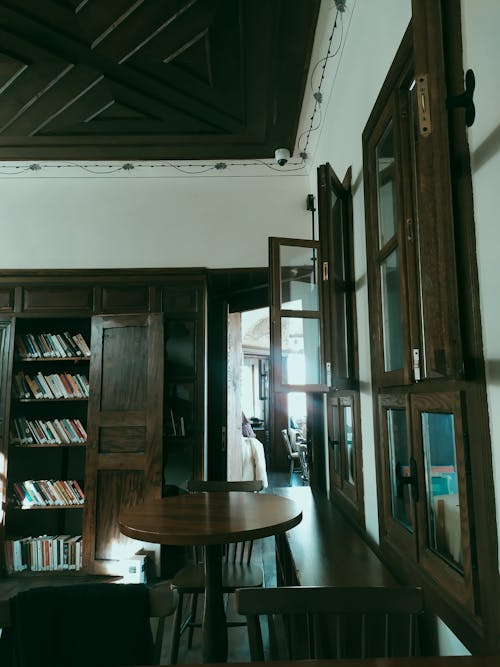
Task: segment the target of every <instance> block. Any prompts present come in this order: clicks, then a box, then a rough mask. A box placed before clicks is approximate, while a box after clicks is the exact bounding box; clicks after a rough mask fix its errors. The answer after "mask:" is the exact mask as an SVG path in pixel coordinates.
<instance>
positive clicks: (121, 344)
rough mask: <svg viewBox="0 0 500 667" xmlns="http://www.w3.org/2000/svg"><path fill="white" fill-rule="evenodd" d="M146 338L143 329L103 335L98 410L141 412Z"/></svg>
mask: <svg viewBox="0 0 500 667" xmlns="http://www.w3.org/2000/svg"><path fill="white" fill-rule="evenodd" d="M147 335H148V332H147V329H146V328H145V327H143V326H131V327H127V328H123V327H117V328H113V327H109V328H107V329H106V330H105V331H104V335H103V347H102V378H101V380H102V384H101V387H102V390H101V391H102V394H101V410H145V408H146V392H147V386H148V385H147V371H148V367H147V344H148V341H147Z"/></svg>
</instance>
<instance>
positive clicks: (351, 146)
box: [310, 0, 500, 655]
mask: <svg viewBox="0 0 500 667" xmlns="http://www.w3.org/2000/svg"><path fill="white" fill-rule="evenodd" d="M330 4H333V3H330ZM462 5H463V23H464V69H467V68H468V67H472V68H473V69H474V71H475V74H476V92H475V103H476V111H477V119H476V122H475V124H474V126H473V127H472V128H471V129H470V130H469V142H470V148H471V158H472V169H473V187H474V197H475V220H476V231H477V250H478V266H479V279H480V289H481V308H482V318H483V336H484V352H485V360H486V369H487V379H488V400H489V410H490V420H491V434H492V450H493V466H494V475H495V489H496V491H497V493H496V497H497V522H499V529H500V493H499V492H498V489H499V488H500V486H499V485H500V451H499V447H498V444H497V443H499V442H500V335H499V333H500V315H499V309H498V296H497V295H498V288H499V287H500V283H499V280H498V268H497V267H498V253H499V251H500V224H499V223H498V197H497V191H498V183H499V175H500V114H499V112H498V109H500V75H499V73H498V66H497V65H498V61H499V56H500V45H499V42H498V36H497V33H498V26H499V25H500V3H499V2H498V0H462ZM326 9H327V8H324V9H323V11H324V15H323V20H324V21H327V20H329V21H330V24H331V23H332V13H333V12H334V8H333V7H332V8H331V9H330V14H329V15H328V13H326ZM381 17H383V18H381ZM410 18H411V2H410V0H404V1H400V0H378V2H376V3H373V2H366V1H364V0H356V1H355V0H351V1H348V2H347V11H346V13H345V14H344V15H343V23H344V34H343V40H344V45H343V46H342V47H341V49H340V50H339V53H338V55H337V57H336V58H332V62H330V63H329V65H328V67H329V73H327V75H326V76H327V77H328V76H329V77H330V81H331V83H332V84H333V85H332V89H331V95H330V98H329V100H326V104H325V102H323V105H322V106H323V108H322V112H323V114H324V115H325V117H324V120H323V124H322V130H321V132H320V136H319V137H317V138H316V141H315V146H316V151H315V153H314V155H313V168H312V169H311V172H310V188H311V192H314V191H315V189H316V169H315V168H316V167H317V166H318V165H319V164H322V163H324V162H330V163H331V164H332V166H333V168H334V169H335V171H336V173H337V175H338V176H339V178H341V179H342V178H343V176H344V174H345V171H346V170H347V168H348V167H349V165H351V166H352V173H353V184H354V187H353V204H354V245H355V273H356V284H357V291H356V299H357V313H358V335H359V360H360V380H361V412H362V439H363V465H364V485H365V514H366V526H367V530H368V532H369V533H370V535H371V536H372V537H373V538H374V539H375V540H377V541H378V515H377V493H376V479H375V475H374V474H373V471H374V470H375V450H374V439H373V404H372V397H371V378H370V370H369V369H370V356H369V349H370V348H369V327H368V306H367V287H366V255H365V229H364V224H365V221H364V200H363V197H364V194H363V175H362V143H361V135H362V131H363V129H364V126H365V124H366V121H367V119H368V116H369V114H370V112H371V109H372V107H373V104H374V102H375V99H376V97H377V95H378V93H379V91H380V88H381V85H382V83H383V80H384V78H385V76H386V73H387V72H388V70H389V67H390V64H391V63H392V60H393V58H394V55H395V53H396V51H397V48H398V46H399V43H400V41H401V39H402V37H403V34H404V31H405V29H406V27H407V25H408V22H409V20H410ZM382 26H383V29H382ZM324 31H325V36H326V37H328V35H329V31H328V30H326V28H325V30H324ZM360 45H362V47H361V46H360ZM324 50H325V52H326V48H325V49H324ZM367 54H369V55H368V57H367ZM437 632H438V641H439V647H440V653H441V654H443V655H462V654H467V653H468V651H467V649H466V648H465V646H464V645H463V644H462V643H461V642H460V641H459V640H458V639H457V637H456V636H455V635H454V634H453V633H452V632H451V630H450V629H449V628H448V627H447V626H446V625H445V624H444V623H443V622H442V621H441V620H440V619H437Z"/></svg>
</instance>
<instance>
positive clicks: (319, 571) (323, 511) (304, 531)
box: [273, 486, 399, 587]
mask: <svg viewBox="0 0 500 667" xmlns="http://www.w3.org/2000/svg"><path fill="white" fill-rule="evenodd" d="M273 493H276V494H277V495H283V496H285V497H287V498H291V499H292V500H295V501H296V502H297V503H298V505H299V506H300V507H301V508H302V515H303V518H302V521H301V522H300V523H299V524H298V526H295V528H292V529H291V530H289V531H287V532H286V533H284V534H282V535H280V536H277V539H276V568H277V581H278V585H285V586H342V587H346V586H387V587H391V586H397V585H398V584H399V582H398V581H397V580H396V579H395V577H394V576H393V575H392V574H391V572H390V571H389V570H388V568H387V567H386V566H385V565H384V564H383V563H382V562H381V561H380V559H379V558H378V556H377V555H376V554H375V552H374V551H373V550H372V549H371V548H370V547H369V545H368V544H367V542H366V541H365V540H363V538H362V537H361V535H360V534H359V532H357V531H356V529H355V528H354V527H353V526H352V525H351V524H350V523H349V521H348V520H347V519H346V518H345V517H344V515H343V514H342V513H341V512H340V511H339V510H338V509H337V508H336V507H335V505H333V503H331V502H330V501H329V500H328V498H326V497H325V496H323V495H319V494H314V493H313V492H312V491H311V488H310V487H305V486H304V487H282V488H275V489H273Z"/></svg>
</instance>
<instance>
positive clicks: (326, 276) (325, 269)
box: [323, 262, 328, 280]
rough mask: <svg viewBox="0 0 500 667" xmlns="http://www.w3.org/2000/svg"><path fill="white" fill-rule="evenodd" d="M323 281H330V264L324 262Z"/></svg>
mask: <svg viewBox="0 0 500 667" xmlns="http://www.w3.org/2000/svg"><path fill="white" fill-rule="evenodd" d="M323 280H328V262H323Z"/></svg>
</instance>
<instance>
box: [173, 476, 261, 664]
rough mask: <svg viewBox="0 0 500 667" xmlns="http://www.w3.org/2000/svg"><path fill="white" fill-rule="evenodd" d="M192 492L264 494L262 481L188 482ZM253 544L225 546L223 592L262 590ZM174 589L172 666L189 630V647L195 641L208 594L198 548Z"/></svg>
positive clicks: (232, 624) (176, 577)
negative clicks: (199, 605)
mask: <svg viewBox="0 0 500 667" xmlns="http://www.w3.org/2000/svg"><path fill="white" fill-rule="evenodd" d="M187 489H188V491H189V492H228V491H247V492H253V493H255V492H258V491H262V489H263V483H262V480H251V481H234V482H226V481H221V482H219V481H201V480H188V482H187ZM252 549H253V541H247V542H238V543H235V544H227V545H224V553H223V563H222V589H223V592H224V593H234V591H235V590H236V589H237V588H246V587H260V586H262V584H263V581H264V573H263V570H262V567H261V566H259V565H255V564H254V563H252V562H251V558H252ZM172 586H173V587H174V589H175V590H176V591H177V592H178V595H179V602H178V605H177V609H176V612H175V615H174V620H173V627H172V644H171V649H170V660H169V662H170V664H172V665H175V664H177V660H178V656H179V642H180V638H181V636H182V634H183V633H184V631H185V630H186V629H189V635H188V647H189V648H191V645H192V642H193V631H194V629H195V628H199V627H200V626H201V623H199V622H197V621H196V611H197V603H198V595H200V594H203V593H204V592H205V571H204V563H203V559H202V557H200V553H199V550H198V549H195V550H194V552H193V563H192V564H190V565H187V566H186V567H183V568H182V569H181V570H179V571H178V572H177V573H176V574H175V575H174V576H173V578H172ZM185 595H191V605H190V609H189V612H188V613H187V615H186V617H185V618H184V619H183V606H184V596H185ZM245 624H246V622H245V621H228V622H227V626H228V627H235V626H241V625H245Z"/></svg>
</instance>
